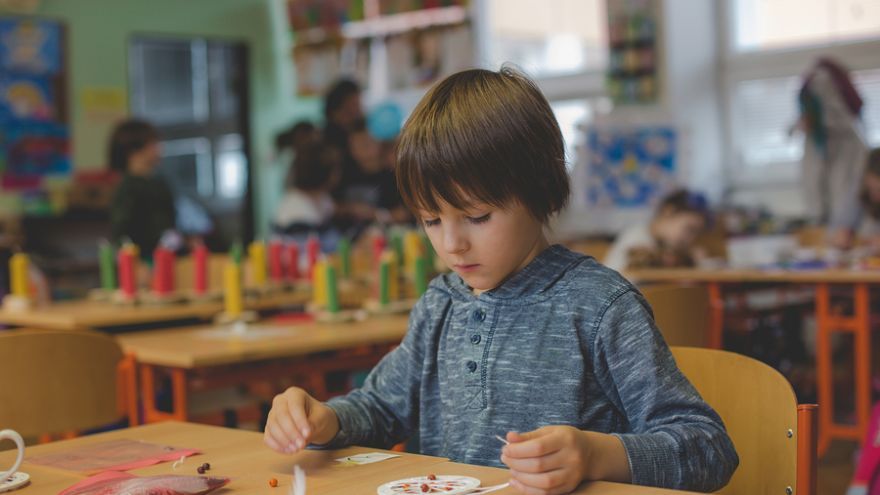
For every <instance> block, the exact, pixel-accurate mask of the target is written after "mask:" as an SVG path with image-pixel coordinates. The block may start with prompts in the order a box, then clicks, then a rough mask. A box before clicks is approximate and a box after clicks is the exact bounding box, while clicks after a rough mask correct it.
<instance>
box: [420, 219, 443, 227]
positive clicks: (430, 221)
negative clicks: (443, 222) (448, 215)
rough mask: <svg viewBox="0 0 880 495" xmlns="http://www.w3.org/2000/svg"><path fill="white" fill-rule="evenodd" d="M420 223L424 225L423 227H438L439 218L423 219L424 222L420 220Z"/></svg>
mask: <svg viewBox="0 0 880 495" xmlns="http://www.w3.org/2000/svg"><path fill="white" fill-rule="evenodd" d="M422 222H423V223H424V224H425V227H433V226H435V225H440V219H439V218H425V219H424V220H422Z"/></svg>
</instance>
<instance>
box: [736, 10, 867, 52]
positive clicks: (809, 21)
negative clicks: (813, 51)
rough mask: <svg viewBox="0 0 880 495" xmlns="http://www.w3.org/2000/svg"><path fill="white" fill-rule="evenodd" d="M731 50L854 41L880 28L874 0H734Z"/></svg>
mask: <svg viewBox="0 0 880 495" xmlns="http://www.w3.org/2000/svg"><path fill="white" fill-rule="evenodd" d="M733 6H734V8H733V9H732V14H733V16H734V19H733V20H734V23H733V40H732V41H733V43H732V47H733V48H734V49H735V51H759V50H770V49H778V48H790V47H795V46H807V45H827V44H831V43H839V42H849V41H857V40H862V39H869V38H872V37H876V36H877V33H878V32H880V2H877V0H734V5H733Z"/></svg>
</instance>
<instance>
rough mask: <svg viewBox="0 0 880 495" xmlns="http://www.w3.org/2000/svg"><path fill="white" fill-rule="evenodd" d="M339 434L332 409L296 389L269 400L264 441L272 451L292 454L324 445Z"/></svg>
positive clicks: (337, 421)
mask: <svg viewBox="0 0 880 495" xmlns="http://www.w3.org/2000/svg"><path fill="white" fill-rule="evenodd" d="M338 431H339V418H337V417H336V413H335V412H334V411H333V409H330V408H329V407H327V405H326V404H324V403H323V402H321V401H319V400H317V399H315V398H314V397H312V396H310V395H309V394H308V393H306V391H305V390H303V389H301V388H297V387H290V388H289V389H287V390H285V391H284V393H282V394H279V395H276V396H275V399H273V400H272V410H271V411H269V418H268V420H267V421H266V431H265V433H264V434H263V441H264V442H266V445H268V446H269V447H270V448H271V449H272V450H274V451H276V452H280V453H282V454H293V453H296V452H299V451H300V450H302V449H304V448H306V446H307V445H308V444H310V443H315V444H323V443H327V442H329V441H330V440H332V439H333V437H335V436H336V433H337V432H338Z"/></svg>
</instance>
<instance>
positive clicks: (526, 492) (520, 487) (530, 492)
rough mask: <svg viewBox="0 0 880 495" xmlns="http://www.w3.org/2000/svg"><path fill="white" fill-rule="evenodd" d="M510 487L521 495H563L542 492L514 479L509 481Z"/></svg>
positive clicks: (550, 491) (546, 491)
mask: <svg viewBox="0 0 880 495" xmlns="http://www.w3.org/2000/svg"><path fill="white" fill-rule="evenodd" d="M510 486H511V487H513V488H514V489H516V491H518V492H519V493H522V494H523V495H556V494H557V493H565V492H563V491H559V492H557V491H552V490H544V489H542V488H535V487H531V486H528V485H526V484H524V483H523V482H521V481H517V480H516V479H514V478H511V479H510Z"/></svg>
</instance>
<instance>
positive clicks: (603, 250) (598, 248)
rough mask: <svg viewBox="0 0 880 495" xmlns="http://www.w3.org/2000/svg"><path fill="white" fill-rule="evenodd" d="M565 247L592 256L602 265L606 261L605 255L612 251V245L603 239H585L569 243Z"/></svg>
mask: <svg viewBox="0 0 880 495" xmlns="http://www.w3.org/2000/svg"><path fill="white" fill-rule="evenodd" d="M565 245H566V246H567V247H568V248H569V249H571V250H572V251H575V252H577V253H581V254H586V255H587V256H592V257H593V258H596V260H598V261H599V263H602V262H603V261H604V260H605V255H607V254H608V251H610V250H611V245H612V243H611V242H610V241H606V240H602V239H584V240H578V241H571V242H567V243H565Z"/></svg>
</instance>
